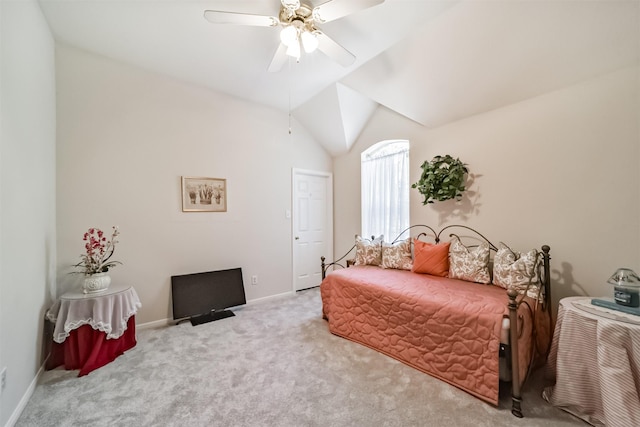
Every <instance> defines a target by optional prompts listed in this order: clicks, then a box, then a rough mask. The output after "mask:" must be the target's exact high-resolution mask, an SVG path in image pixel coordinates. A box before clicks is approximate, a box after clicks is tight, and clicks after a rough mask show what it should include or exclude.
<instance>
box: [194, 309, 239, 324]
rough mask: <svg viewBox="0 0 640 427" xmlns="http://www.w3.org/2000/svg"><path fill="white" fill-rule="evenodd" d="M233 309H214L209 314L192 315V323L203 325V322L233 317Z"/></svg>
mask: <svg viewBox="0 0 640 427" xmlns="http://www.w3.org/2000/svg"><path fill="white" fill-rule="evenodd" d="M233 316H235V314H233V311H231V310H221V311H212V312H211V313H208V314H203V315H200V316H192V317H190V318H189V321H191V324H192V325H193V326H196V325H202V324H203V323H209V322H213V321H214V320H220V319H226V318H227V317H233Z"/></svg>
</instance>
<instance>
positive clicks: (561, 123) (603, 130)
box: [334, 67, 640, 303]
mask: <svg viewBox="0 0 640 427" xmlns="http://www.w3.org/2000/svg"><path fill="white" fill-rule="evenodd" d="M639 83H640V82H639V70H638V68H637V67H634V68H629V69H624V70H620V71H618V72H615V73H611V74H608V75H605V76H602V77H600V78H597V79H593V80H589V81H586V82H583V83H581V84H578V85H575V86H572V87H567V88H565V89H563V90H559V91H556V92H552V93H549V94H546V95H544V96H540V97H536V98H533V99H529V100H527V101H524V102H521V103H518V104H513V105H510V106H508V107H505V108H501V109H498V110H494V111H491V112H488V113H486V114H482V115H478V116H474V117H471V118H468V119H466V120H461V121H458V122H454V123H451V124H448V125H445V126H442V127H439V128H437V129H433V130H428V129H425V128H422V127H421V126H419V125H417V124H416V123H414V122H411V121H409V120H407V119H406V118H403V117H401V116H399V115H397V114H395V113H393V112H391V111H389V110H386V109H384V108H379V109H378V111H377V113H376V115H375V116H374V117H373V118H372V120H371V121H370V122H369V124H368V125H367V127H366V129H365V130H364V131H363V133H362V134H361V136H360V138H359V140H358V141H357V143H356V145H355V146H354V148H353V149H352V150H351V152H350V153H349V154H347V155H345V156H342V157H341V158H338V159H336V160H335V163H334V174H335V175H334V176H335V182H336V195H335V197H336V201H335V217H336V218H335V233H336V235H335V242H336V249H335V253H336V255H338V256H339V255H341V254H342V253H344V251H346V250H347V249H348V248H349V247H351V245H352V244H353V235H354V233H357V232H359V230H360V217H359V215H360V188H359V179H360V178H359V174H360V153H361V152H362V151H363V150H364V149H366V148H367V147H369V146H371V145H372V144H374V143H376V142H378V141H381V140H385V139H392V138H406V139H409V140H410V141H411V143H412V145H411V153H410V158H411V162H410V163H411V182H416V181H417V180H418V179H419V176H420V172H421V169H420V165H421V164H422V162H423V161H424V160H431V159H432V158H433V157H434V156H435V155H438V154H441V155H444V154H451V155H453V156H454V157H460V159H461V160H462V161H464V162H466V163H468V165H469V169H470V173H471V175H472V178H473V183H472V185H471V187H470V188H469V191H468V192H467V194H466V197H465V200H463V201H462V202H459V203H457V202H455V201H447V202H440V203H436V204H434V205H429V206H423V205H422V196H421V195H420V194H419V193H418V192H417V190H414V189H412V190H411V223H412V224H421V223H422V224H424V223H426V224H431V225H435V226H438V227H440V226H442V225H445V224H452V223H463V224H467V225H469V226H471V227H474V228H476V229H478V230H479V231H481V232H482V233H483V234H485V235H486V236H487V237H488V238H490V239H491V240H493V241H494V243H497V242H498V241H504V242H505V243H507V244H509V245H512V246H513V247H514V249H519V250H528V249H530V248H532V247H539V246H541V245H542V244H548V245H550V246H551V256H552V273H553V277H552V279H553V286H554V290H553V298H554V301H555V302H556V303H557V301H558V299H559V298H561V297H564V296H568V295H576V294H580V295H591V296H601V295H611V293H612V290H611V289H610V287H609V286H608V285H606V284H605V283H606V280H607V279H608V278H609V276H610V275H611V274H612V273H613V272H614V271H615V269H616V268H617V267H621V266H627V267H630V268H632V269H634V270H635V271H636V272H640V172H639V170H640V168H639V167H638V165H639V164H640V152H639V151H640V131H639V128H638V126H639V120H638V118H639V114H640V88H639Z"/></svg>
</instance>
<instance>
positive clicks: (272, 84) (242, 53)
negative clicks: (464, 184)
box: [39, 0, 640, 156]
mask: <svg viewBox="0 0 640 427" xmlns="http://www.w3.org/2000/svg"><path fill="white" fill-rule="evenodd" d="M324 1H325V0H310V1H308V2H307V3H308V4H310V5H311V6H316V5H318V4H321V3H323V2H324ZM341 1H349V0H341ZM39 3H40V4H41V8H42V10H43V13H44V15H45V18H46V19H47V21H48V23H49V25H50V27H51V29H52V32H53V34H54V37H55V39H56V41H57V42H60V43H65V44H68V45H71V46H74V47H78V48H81V49H84V50H87V51H90V52H93V53H96V54H99V55H103V56H105V57H108V58H111V59H115V60H118V61H122V62H126V63H129V64H132V65H135V66H138V67H141V68H143V69H147V70H150V71H152V72H156V73H160V74H163V75H167V76H170V77H174V78H176V79H180V80H182V81H186V82H189V83H193V84H196V85H200V86H202V87H206V88H210V89H213V90H216V91H219V92H222V93H227V94H230V95H233V96H236V97H239V98H241V99H245V100H249V101H251V102H256V103H260V104H264V105H267V106H271V107H273V108H276V109H279V110H282V111H284V112H293V114H294V116H295V117H296V119H298V120H299V121H300V122H301V123H303V124H304V125H305V126H306V127H308V128H309V130H310V132H311V133H312V134H313V135H314V136H315V137H316V139H317V140H318V141H319V142H320V143H322V144H323V145H324V146H325V147H326V149H327V151H328V152H330V153H331V154H332V155H334V156H338V155H340V154H342V153H344V152H346V151H348V150H349V149H350V147H351V146H352V144H353V142H354V141H355V139H356V138H357V136H358V134H359V133H360V131H361V129H362V126H364V125H365V123H366V121H367V120H368V117H369V114H370V110H372V109H373V108H375V106H376V105H378V104H379V105H383V106H385V107H386V108H389V109H391V110H393V111H396V112H397V113H399V114H401V115H404V116H406V117H408V118H410V119H411V120H414V121H416V122H418V123H421V124H423V125H425V126H428V127H436V126H440V125H443V124H446V123H448V122H451V121H455V120H459V119H461V118H464V117H468V116H471V115H474V114H479V113H482V112H485V111H489V110H492V109H495V108H500V107H502V106H506V105H509V104H512V103H515V102H519V101H522V100H525V99H528V98H531V97H534V96H538V95H541V94H544V93H547V92H549V91H553V90H557V89H560V88H562V87H566V86H569V85H572V84H576V83H578V82H580V81H583V80H585V79H589V78H592V77H595V76H597V75H600V74H604V73H607V72H611V71H614V70H617V69H619V68H622V67H626V66H631V65H635V64H638V63H639V62H640V2H638V1H636V0H619V1H618V0H611V1H590V0H581V1H565V0H520V1H513V0H491V1H484V0H459V1H457V0H434V1H424V0H386V1H385V2H384V3H382V4H380V5H378V6H374V7H371V8H369V9H365V10H363V11H360V12H358V13H355V14H353V15H350V16H347V17H344V18H341V19H338V20H336V21H333V22H329V23H326V24H323V25H322V27H321V29H322V30H323V31H324V32H326V33H327V34H328V35H330V36H331V37H332V38H333V39H334V40H336V41H337V42H338V43H340V44H341V45H343V46H344V47H345V48H347V49H348V50H349V51H351V52H352V53H354V54H355V55H356V58H357V59H356V62H355V63H354V64H353V65H352V66H350V67H347V68H343V67H341V66H340V65H338V64H336V63H335V62H333V61H331V60H330V59H329V58H327V57H326V56H325V55H324V54H322V53H321V52H315V53H313V54H310V55H303V56H302V58H301V60H300V62H299V63H296V62H295V61H290V62H289V63H288V64H285V66H284V67H283V69H282V71H281V72H278V73H269V72H268V71H267V68H268V66H269V63H270V62H271V59H272V57H273V54H274V52H275V50H276V48H277V46H278V44H279V31H278V29H277V28H260V27H246V26H234V25H214V24H211V23H209V22H208V21H206V20H205V19H204V17H203V13H204V10H207V9H217V10H226V11H234V12H245V13H254V14H265V15H274V14H276V13H277V11H278V8H279V4H280V2H279V0H242V1H238V0H209V1H178V0H121V1H117V2H114V1H107V0H84V1H68V0H39Z"/></svg>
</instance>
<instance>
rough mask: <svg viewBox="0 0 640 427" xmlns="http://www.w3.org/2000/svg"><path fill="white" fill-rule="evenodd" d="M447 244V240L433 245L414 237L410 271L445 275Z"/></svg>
mask: <svg viewBox="0 0 640 427" xmlns="http://www.w3.org/2000/svg"><path fill="white" fill-rule="evenodd" d="M449 246H451V243H449V242H447V243H439V244H437V245H434V244H431V243H426V242H423V241H421V240H418V239H414V241H413V267H412V268H411V271H413V272H414V273H424V274H431V275H433V276H441V277H446V276H447V274H449Z"/></svg>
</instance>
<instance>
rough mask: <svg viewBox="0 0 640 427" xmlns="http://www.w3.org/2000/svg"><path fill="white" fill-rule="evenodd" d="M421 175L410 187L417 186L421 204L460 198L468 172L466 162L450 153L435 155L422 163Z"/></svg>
mask: <svg viewBox="0 0 640 427" xmlns="http://www.w3.org/2000/svg"><path fill="white" fill-rule="evenodd" d="M420 167H421V168H422V176H420V179H419V180H418V182H416V183H415V184H412V185H411V188H417V189H418V191H419V192H420V194H422V195H423V196H424V201H423V202H422V204H423V205H426V204H428V203H433V202H434V201H440V202H441V201H443V200H449V199H454V198H455V199H456V200H460V199H461V198H462V192H463V191H464V190H465V188H464V181H465V175H466V174H467V173H468V172H469V171H468V169H467V166H466V164H464V163H462V161H460V159H454V158H453V157H451V156H450V155H448V154H447V155H446V156H435V157H434V158H433V160H431V161H430V162H429V161H425V162H424V163H422V166H420Z"/></svg>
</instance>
